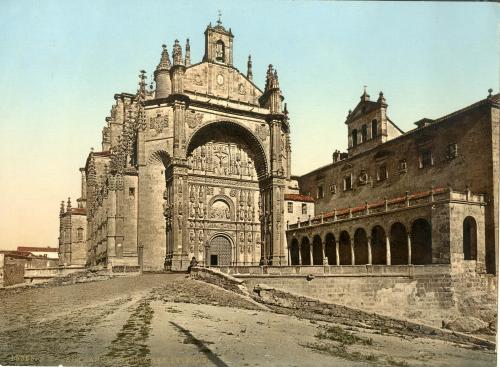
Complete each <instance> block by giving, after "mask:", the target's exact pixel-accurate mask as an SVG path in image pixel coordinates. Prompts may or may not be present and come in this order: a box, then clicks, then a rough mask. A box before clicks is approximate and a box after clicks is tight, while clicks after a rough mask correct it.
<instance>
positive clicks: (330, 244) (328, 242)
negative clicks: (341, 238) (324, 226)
mask: <svg viewBox="0 0 500 367" xmlns="http://www.w3.org/2000/svg"><path fill="white" fill-rule="evenodd" d="M325 256H326V257H327V258H328V265H338V264H337V255H336V250H335V236H334V235H333V234H332V233H328V234H327V235H326V237H325Z"/></svg>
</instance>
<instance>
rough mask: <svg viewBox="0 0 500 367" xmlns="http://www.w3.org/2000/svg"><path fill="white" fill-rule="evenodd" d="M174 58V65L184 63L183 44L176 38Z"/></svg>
mask: <svg viewBox="0 0 500 367" xmlns="http://www.w3.org/2000/svg"><path fill="white" fill-rule="evenodd" d="M172 59H173V61H174V65H182V48H181V45H179V40H175V43H174V48H173V51H172Z"/></svg>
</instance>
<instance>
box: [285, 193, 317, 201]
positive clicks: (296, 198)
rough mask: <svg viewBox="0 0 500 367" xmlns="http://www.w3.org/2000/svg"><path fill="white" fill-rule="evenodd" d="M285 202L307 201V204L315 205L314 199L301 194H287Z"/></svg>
mask: <svg viewBox="0 0 500 367" xmlns="http://www.w3.org/2000/svg"><path fill="white" fill-rule="evenodd" d="M285 200H290V201H305V202H307V203H314V199H313V198H312V196H309V195H300V194H285Z"/></svg>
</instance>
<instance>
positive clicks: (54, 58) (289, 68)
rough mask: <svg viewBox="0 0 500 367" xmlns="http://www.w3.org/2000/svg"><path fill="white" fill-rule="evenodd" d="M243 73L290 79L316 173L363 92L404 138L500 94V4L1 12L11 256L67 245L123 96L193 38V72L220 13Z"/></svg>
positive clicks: (305, 160) (0, 142)
mask: <svg viewBox="0 0 500 367" xmlns="http://www.w3.org/2000/svg"><path fill="white" fill-rule="evenodd" d="M218 9H220V10H221V11H222V22H223V24H224V25H225V26H226V27H231V28H232V31H233V33H234V35H235V39H234V64H235V66H236V67H238V68H239V69H240V70H241V71H242V72H245V70H246V59H247V56H248V54H249V53H251V54H252V59H253V61H254V64H253V65H254V80H255V82H256V83H257V84H258V85H260V86H261V87H262V86H263V84H264V77H265V71H266V67H267V65H268V64H269V63H272V64H273V65H275V66H276V68H277V69H278V73H279V77H280V85H281V88H282V90H283V94H284V96H285V101H286V102H287V103H288V109H289V111H290V117H291V128H292V149H293V156H292V166H293V169H294V173H296V174H302V173H305V172H307V171H309V170H311V169H314V168H316V167H318V166H321V165H324V164H327V163H329V162H330V161H331V153H332V152H333V150H334V149H337V148H338V149H340V150H345V148H346V145H347V134H346V129H345V125H344V123H343V122H344V119H345V116H346V114H347V111H348V110H349V109H351V108H354V106H355V105H356V104H357V102H358V101H359V96H360V95H361V93H362V90H363V85H367V86H368V92H369V93H370V94H371V96H372V98H374V99H375V98H377V95H378V92H379V91H380V90H383V91H384V94H385V97H386V99H387V102H388V103H389V108H388V115H389V116H390V117H391V119H392V120H393V121H394V122H396V123H397V124H398V125H399V126H400V127H401V128H402V129H403V130H405V131H406V130H408V129H411V128H413V122H415V121H417V120H418V119H420V118H422V117H430V118H435V117H439V116H441V115H444V114H447V113H449V112H452V111H454V110H456V109H459V108H461V107H464V106H466V105H468V104H471V103H473V102H475V101H477V100H479V99H482V98H484V97H486V95H487V90H488V88H490V87H491V88H493V89H494V90H495V92H498V89H499V65H500V64H499V49H498V38H499V37H498V36H499V27H498V21H499V19H500V18H499V15H500V12H499V7H498V5H497V4H492V3H446V2H440V3H433V2H413V3H405V2H327V1H322V2H320V1H270V2H268V1H252V2H250V1H197V2H192V1H185V2H179V1H142V2H139V1H127V0H120V1H95V2H88V3H85V2H77V1H62V0H59V1H50V0H45V1H34V0H32V1H23V0H21V1H19V0H17V1H14V0H3V1H1V2H0V85H1V86H2V88H1V91H0V97H1V103H0V154H1V155H2V157H3V165H2V166H3V169H2V173H1V174H2V177H1V180H0V208H1V209H0V239H1V242H0V248H13V247H15V246H17V245H21V244H32V245H36V244H43V245H52V246H55V245H56V244H57V232H58V207H59V204H58V203H59V201H60V200H62V199H64V198H67V197H68V196H71V197H72V198H73V202H74V203H76V198H77V197H78V196H79V172H78V168H79V167H80V166H82V165H83V163H84V159H85V157H86V155H87V154H88V151H89V149H90V147H91V146H93V147H96V148H98V147H99V146H100V131H101V129H102V126H103V124H104V118H105V117H106V116H107V115H108V114H109V110H110V107H111V104H112V103H113V94H114V93H116V92H134V91H135V89H136V85H137V79H138V78H137V74H138V71H139V70H140V69H145V70H147V71H148V72H151V71H153V70H154V67H155V66H156V65H157V63H158V61H159V57H160V53H161V44H162V43H166V44H167V45H168V46H169V49H170V50H171V47H172V45H173V42H174V40H175V39H176V38H178V39H179V40H180V41H181V42H182V44H184V41H185V39H186V38H188V37H189V38H190V43H191V58H192V61H193V62H197V61H199V60H201V58H202V56H203V31H204V30H205V27H206V25H207V24H208V22H210V21H212V22H215V21H216V19H217V11H218Z"/></svg>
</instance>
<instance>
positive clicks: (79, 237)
mask: <svg viewBox="0 0 500 367" xmlns="http://www.w3.org/2000/svg"><path fill="white" fill-rule="evenodd" d="M76 238H77V240H78V242H82V241H83V228H78V229H77V230H76Z"/></svg>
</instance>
